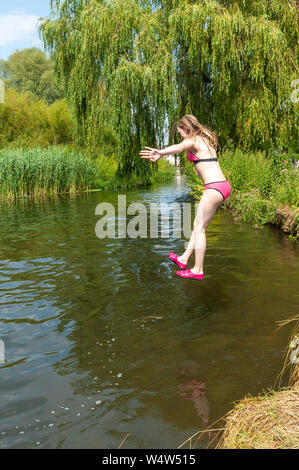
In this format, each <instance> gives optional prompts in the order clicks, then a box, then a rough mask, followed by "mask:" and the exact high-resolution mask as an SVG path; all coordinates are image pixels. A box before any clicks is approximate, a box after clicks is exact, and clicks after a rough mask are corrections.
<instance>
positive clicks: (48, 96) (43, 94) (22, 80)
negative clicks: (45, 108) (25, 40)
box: [0, 47, 64, 104]
mask: <svg viewBox="0 0 299 470" xmlns="http://www.w3.org/2000/svg"><path fill="white" fill-rule="evenodd" d="M54 67H55V65H54V62H53V60H52V59H49V58H48V57H47V56H46V54H45V53H44V52H43V51H42V50H40V49H38V48H37V47H32V48H29V49H22V50H17V51H16V52H14V53H12V54H11V55H10V56H9V58H8V60H7V61H3V60H2V61H1V63H0V75H2V76H3V77H4V78H5V84H6V85H7V86H9V87H15V88H16V89H17V90H18V91H19V92H25V91H28V92H30V93H32V97H33V98H35V99H43V100H45V101H47V103H49V104H50V103H53V102H54V101H55V100H57V99H61V98H63V96H64V93H63V90H62V88H61V87H59V86H58V85H57V83H56V78H55V74H54Z"/></svg>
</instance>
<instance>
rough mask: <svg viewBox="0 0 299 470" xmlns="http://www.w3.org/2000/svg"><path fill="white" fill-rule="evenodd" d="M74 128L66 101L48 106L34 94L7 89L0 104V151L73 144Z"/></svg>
mask: <svg viewBox="0 0 299 470" xmlns="http://www.w3.org/2000/svg"><path fill="white" fill-rule="evenodd" d="M73 129H74V124H73V121H72V118H71V114H70V111H69V109H68V106H67V103H66V101H65V100H64V99H63V100H60V101H56V102H55V103H53V104H52V105H50V106H49V105H48V104H47V103H46V102H44V101H36V100H33V98H32V95H31V93H29V92H23V93H19V92H17V91H16V90H15V89H13V88H6V89H5V102H4V103H0V148H4V147H10V148H19V147H23V148H31V147H48V146H49V145H53V144H66V143H72V142H73V140H74V136H73Z"/></svg>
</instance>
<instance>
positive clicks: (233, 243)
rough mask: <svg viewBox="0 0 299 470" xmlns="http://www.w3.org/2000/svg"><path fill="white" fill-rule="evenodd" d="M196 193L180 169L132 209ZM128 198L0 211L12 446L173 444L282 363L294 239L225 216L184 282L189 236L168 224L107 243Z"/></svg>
mask: <svg viewBox="0 0 299 470" xmlns="http://www.w3.org/2000/svg"><path fill="white" fill-rule="evenodd" d="M186 191H187V188H186V184H185V181H184V179H182V178H181V177H177V176H176V177H175V178H174V183H173V184H170V185H169V184H165V185H160V186H156V187H153V188H151V189H144V190H132V191H128V192H127V194H126V196H127V204H130V203H132V202H142V203H144V204H146V205H147V206H149V205H150V203H152V202H158V203H159V202H166V203H172V202H179V203H180V204H183V203H184V202H186V201H189V200H190V199H188V197H187V196H186ZM117 197H118V193H117V192H116V191H103V192H95V193H91V194H84V195H81V196H78V197H74V198H72V199H69V198H67V197H63V198H60V199H46V200H43V201H37V202H36V201H31V200H30V199H29V200H28V199H27V200H25V201H23V200H22V201H21V200H20V201H18V202H17V203H16V204H14V205H9V206H8V205H2V206H1V222H2V223H1V231H0V238H1V256H0V284H1V294H0V339H2V340H3V341H4V343H5V353H6V362H5V363H3V364H0V373H1V392H2V400H1V404H0V413H1V422H0V436H1V438H2V439H1V443H0V446H1V448H4V447H9V448H32V447H33V448H36V447H41V448H79V447H83V448H93V447H95V448H117V447H118V446H119V444H120V443H121V441H122V440H123V438H124V437H125V436H126V435H127V434H128V433H130V436H129V438H128V439H127V440H126V442H125V444H124V446H123V447H124V448H176V447H178V445H180V444H181V443H182V442H183V441H185V439H186V438H188V437H189V436H191V435H192V434H193V433H195V432H197V431H198V430H200V429H202V428H204V427H205V426H206V425H208V424H209V423H212V422H213V421H215V420H216V419H217V418H219V417H220V416H222V415H223V414H224V413H225V412H227V411H228V410H229V409H231V406H232V402H233V401H235V400H238V399H240V398H241V397H242V396H244V395H245V394H248V393H251V394H253V395H254V394H257V393H259V392H261V391H262V389H266V388H267V387H271V386H273V384H274V381H275V379H276V377H277V375H278V374H279V372H280V370H281V368H282V365H283V360H282V356H283V353H284V351H285V346H286V343H287V340H288V338H289V334H290V331H291V328H292V326H290V327H289V328H288V327H285V328H284V329H281V330H279V331H278V332H277V331H276V329H277V324H276V321H278V320H283V319H286V318H289V317H291V316H292V315H294V313H296V312H297V311H298V280H299V275H298V258H297V257H296V255H297V247H296V246H294V245H292V244H291V243H290V242H289V241H288V239H287V237H286V236H285V235H284V234H282V233H280V232H279V231H278V230H276V229H274V228H272V227H265V228H264V229H263V230H260V231H258V230H255V229H252V228H250V227H248V226H245V225H242V224H236V223H234V222H233V219H232V216H231V214H230V213H229V212H228V211H224V210H219V211H218V212H217V213H216V215H215V217H214V218H213V220H212V222H211V224H210V226H209V228H208V233H207V252H206V259H205V272H206V278H205V279H204V280H203V281H200V282H199V281H196V280H190V279H189V280H186V279H181V278H179V277H177V276H176V275H175V271H176V266H175V265H174V264H173V263H172V262H171V261H170V260H169V258H168V253H169V252H170V251H174V252H176V253H181V252H182V250H183V248H184V242H185V240H184V238H181V239H179V238H174V237H172V232H171V230H170V235H169V237H168V238H163V237H161V236H159V238H135V239H118V238H115V239H107V238H106V239H99V238H97V236H96V234H95V225H96V222H97V221H98V219H99V216H98V215H95V208H96V206H97V204H99V203H100V202H103V201H107V202H111V203H112V204H115V206H116V204H117ZM193 215H194V214H193ZM160 225H161V222H160ZM160 229H161V226H160ZM192 261H193V259H192ZM190 266H191V267H192V264H191V259H190ZM201 445H202V446H205V445H206V443H205V441H204V440H203V441H202V443H201Z"/></svg>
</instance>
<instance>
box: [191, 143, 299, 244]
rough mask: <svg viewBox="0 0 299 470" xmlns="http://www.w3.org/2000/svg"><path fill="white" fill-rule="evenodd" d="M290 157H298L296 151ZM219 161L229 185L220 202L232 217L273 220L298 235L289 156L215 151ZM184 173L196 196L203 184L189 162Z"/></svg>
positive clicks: (296, 192)
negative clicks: (226, 193) (225, 194)
mask: <svg viewBox="0 0 299 470" xmlns="http://www.w3.org/2000/svg"><path fill="white" fill-rule="evenodd" d="M293 159H294V160H296V159H297V160H298V159H299V155H294V156H293ZM219 162H220V165H221V168H222V170H223V172H224V174H225V177H226V178H227V179H228V181H229V182H230V184H231V187H232V192H231V195H230V197H229V198H228V199H227V200H226V201H224V203H223V206H224V207H227V208H229V209H231V210H232V212H233V214H234V216H235V218H236V220H240V221H242V222H244V223H249V224H251V225H254V226H255V227H257V228H261V227H263V226H264V225H265V224H274V225H276V226H278V227H280V228H281V229H282V230H283V231H285V232H286V233H288V234H289V235H290V238H291V239H294V240H296V239H298V237H299V231H298V226H299V172H298V171H296V170H295V168H294V166H292V163H291V158H290V156H288V155H276V154H273V155H266V154H265V153H264V152H257V153H254V154H249V153H244V152H242V151H241V150H227V151H225V152H223V153H222V154H220V155H219ZM186 174H187V176H188V180H189V185H190V187H191V193H192V195H193V196H194V197H195V198H196V199H198V198H200V196H201V195H202V192H203V189H204V188H203V184H202V183H201V181H200V179H199V178H198V176H197V175H196V173H195V169H194V168H193V167H192V165H191V164H189V163H188V165H187V167H186Z"/></svg>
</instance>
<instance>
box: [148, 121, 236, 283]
mask: <svg viewBox="0 0 299 470" xmlns="http://www.w3.org/2000/svg"><path fill="white" fill-rule="evenodd" d="M177 130H178V132H179V134H180V136H181V138H182V142H181V143H180V144H177V145H171V146H170V147H166V148H165V149H162V150H158V149H153V148H151V147H145V149H146V150H142V151H141V152H140V155H141V158H149V159H150V161H151V162H156V161H158V160H159V159H160V158H161V157H163V156H164V155H173V154H176V153H182V152H185V151H187V152H188V153H187V155H188V160H189V161H190V162H193V164H194V168H195V170H196V173H197V174H198V176H199V177H200V178H201V180H202V182H203V184H204V188H205V189H204V192H203V195H202V197H201V199H200V202H199V204H198V207H197V211H196V216H195V219H194V222H193V231H192V234H191V237H190V241H189V243H188V246H187V249H186V250H185V252H184V253H183V254H182V255H181V256H177V255H176V254H175V253H169V257H170V259H171V260H172V261H174V262H175V263H176V264H177V265H178V266H179V268H181V269H182V270H181V271H177V272H176V274H178V275H179V276H181V277H183V278H195V279H203V277H204V271H203V264H204V255H205V251H206V230H207V227H208V225H209V223H210V221H211V219H212V217H213V215H214V214H215V212H216V209H217V208H218V207H219V205H220V204H221V203H222V202H223V201H224V200H225V199H227V198H228V197H229V195H230V193H231V186H230V184H229V182H228V181H227V180H226V179H225V176H224V174H223V172H222V170H221V168H220V165H219V162H218V160H217V154H216V151H217V147H218V139H217V135H216V133H215V132H213V131H210V130H209V129H208V128H207V127H205V126H203V125H202V124H200V123H199V122H198V120H197V119H196V117H195V116H192V115H191V114H186V115H185V116H183V117H182V119H180V120H179V121H178V123H177ZM193 250H195V265H194V267H193V268H191V269H186V268H187V263H188V259H189V257H190V256H191V254H192V252H193Z"/></svg>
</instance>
